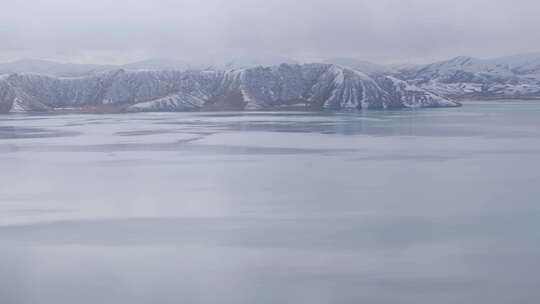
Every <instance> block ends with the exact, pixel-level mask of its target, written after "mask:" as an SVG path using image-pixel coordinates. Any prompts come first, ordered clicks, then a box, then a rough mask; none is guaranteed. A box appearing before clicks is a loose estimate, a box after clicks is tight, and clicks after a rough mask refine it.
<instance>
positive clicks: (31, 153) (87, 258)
mask: <svg viewBox="0 0 540 304" xmlns="http://www.w3.org/2000/svg"><path fill="white" fill-rule="evenodd" d="M539 284H540V103H534V102H512V103H499V102H481V103H472V102H471V103H466V104H465V106H464V107H463V108H455V109H425V110H418V111H412V110H411V111H391V112H390V111H389V112H385V111H367V112H358V113H302V112H272V113H270V112H262V113H261V112H258V113H228V112H226V113H148V114H124V115H3V116H0V303H2V304H11V303H14V304H36V303H38V304H64V303H65V304H68V303H69V304H72V303H77V304H79V303H83V304H86V303H88V304H90V303H92V304H94V303H100V304H103V303H105V304H108V303H111V304H112V303H114V304H119V303H129V304H132V303H415V304H418V303H420V304H423V303H426V304H427V303H430V304H431V303H437V304H441V303H443V304H444V303H489V304H493V303H501V304H502V303H505V304H506V303H522V304H523V303H531V304H533V303H534V304H537V303H540V289H539V288H538V285H539Z"/></svg>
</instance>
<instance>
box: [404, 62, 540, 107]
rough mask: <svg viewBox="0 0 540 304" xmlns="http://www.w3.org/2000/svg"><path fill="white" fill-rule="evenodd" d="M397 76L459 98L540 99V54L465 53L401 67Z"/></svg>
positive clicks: (439, 92) (431, 90) (434, 91)
mask: <svg viewBox="0 0 540 304" xmlns="http://www.w3.org/2000/svg"><path fill="white" fill-rule="evenodd" d="M396 77H399V78H400V79H403V80H406V81H408V82H409V83H412V84H415V85H417V86H419V87H421V88H423V89H426V90H428V91H430V92H433V93H436V94H438V95H441V96H445V97H450V98H456V99H465V98H487V99H490V98H516V99H518V98H527V99H528V98H539V99H540V53H538V54H526V55H517V56H511V57H503V58H495V59H477V58H472V57H463V56H462V57H456V58H453V59H451V60H448V61H442V62H437V63H433V64H429V65H425V66H420V67H413V68H405V69H401V70H400V72H399V73H398V74H397V75H396Z"/></svg>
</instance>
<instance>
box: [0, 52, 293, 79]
mask: <svg viewBox="0 0 540 304" xmlns="http://www.w3.org/2000/svg"><path fill="white" fill-rule="evenodd" d="M282 63H287V64H298V63H299V62H298V61H296V60H294V59H291V58H288V57H282V56H271V55H249V56H248V55H236V56H233V55H229V56H217V55H216V56H200V57H198V58H190V59H182V60H181V59H173V58H153V59H147V60H142V61H136V62H132V63H127V64H123V65H97V64H78V63H63V62H56V61H48V60H38V59H23V60H17V61H12V62H7V63H0V77H1V76H2V75H9V74H15V73H17V74H22V73H32V74H40V75H49V76H58V77H80V76H89V75H92V74H98V73H102V72H106V71H114V70H119V69H124V70H129V71H187V70H231V69H246V68H251V67H256V66H273V65H280V64H282Z"/></svg>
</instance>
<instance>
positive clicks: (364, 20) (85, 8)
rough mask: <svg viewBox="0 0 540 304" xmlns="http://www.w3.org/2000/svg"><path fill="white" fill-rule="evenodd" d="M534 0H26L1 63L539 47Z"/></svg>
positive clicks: (6, 16) (412, 56)
mask: <svg viewBox="0 0 540 304" xmlns="http://www.w3.org/2000/svg"><path fill="white" fill-rule="evenodd" d="M539 13H540V2H538V1H537V0H514V1H493V0H468V1H465V0H452V1H450V0H378V1H371V0H370V1H366V0H333V1H330V0H296V1H289V0H274V1H263V0H228V1H227V0H205V1H200V0H177V1H175V0H116V1H110V0H92V1H80V0H41V1H39V0H28V1H6V3H3V4H2V10H0V20H2V21H1V22H2V24H1V25H2V26H1V27H0V41H1V42H2V43H1V44H0V61H7V60H11V59H16V58H28V57H32V58H42V59H56V60H69V61H77V62H94V63H122V62H128V61H133V60H139V59H144V58H150V57H171V58H192V57H197V56H201V54H207V55H208V54H214V55H215V54H253V53H257V54H272V55H281V56H292V57H329V56H348V57H356V58H359V59H365V60H371V61H377V62H386V63H390V62H426V61H431V60H436V59H442V58H446V57H452V56H457V55H472V56H479V57H492V56H500V55H505V54H514V53H521V52H533V51H540V39H539V38H540V32H539V31H538V29H539V28H540V18H538V15H539Z"/></svg>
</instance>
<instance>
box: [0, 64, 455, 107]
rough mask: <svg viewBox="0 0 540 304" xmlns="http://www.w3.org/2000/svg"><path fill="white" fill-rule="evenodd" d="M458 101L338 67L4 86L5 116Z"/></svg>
mask: <svg viewBox="0 0 540 304" xmlns="http://www.w3.org/2000/svg"><path fill="white" fill-rule="evenodd" d="M448 106H459V104H458V103H456V102H453V101H450V100H448V99H445V98H442V97H439V96H437V95H436V94H433V93H430V92H427V91H425V90H423V89H421V88H419V87H417V86H414V85H411V84H408V83H406V82H403V81H400V80H398V79H395V78H392V77H385V76H368V75H366V74H364V73H361V72H359V71H356V70H353V69H348V68H344V67H341V66H337V65H331V64H305V65H289V64H281V65H279V66H272V67H256V68H248V69H239V70H228V71H184V72H182V71H125V70H115V71H107V72H104V73H99V74H95V75H90V76H85V77H74V78H59V77H51V76H43V75H36V74H13V75H10V76H9V77H7V78H4V79H3V80H0V112H9V111H12V112H27V111H50V110H59V109H60V110H66V109H79V110H92V111H105V112H107V111H109V112H110V111H188V110H201V109H202V110H205V109H208V110H244V109H248V110H252V109H279V108H290V107H301V108H304V109H346V108H352V109H397V108H404V107H448Z"/></svg>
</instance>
